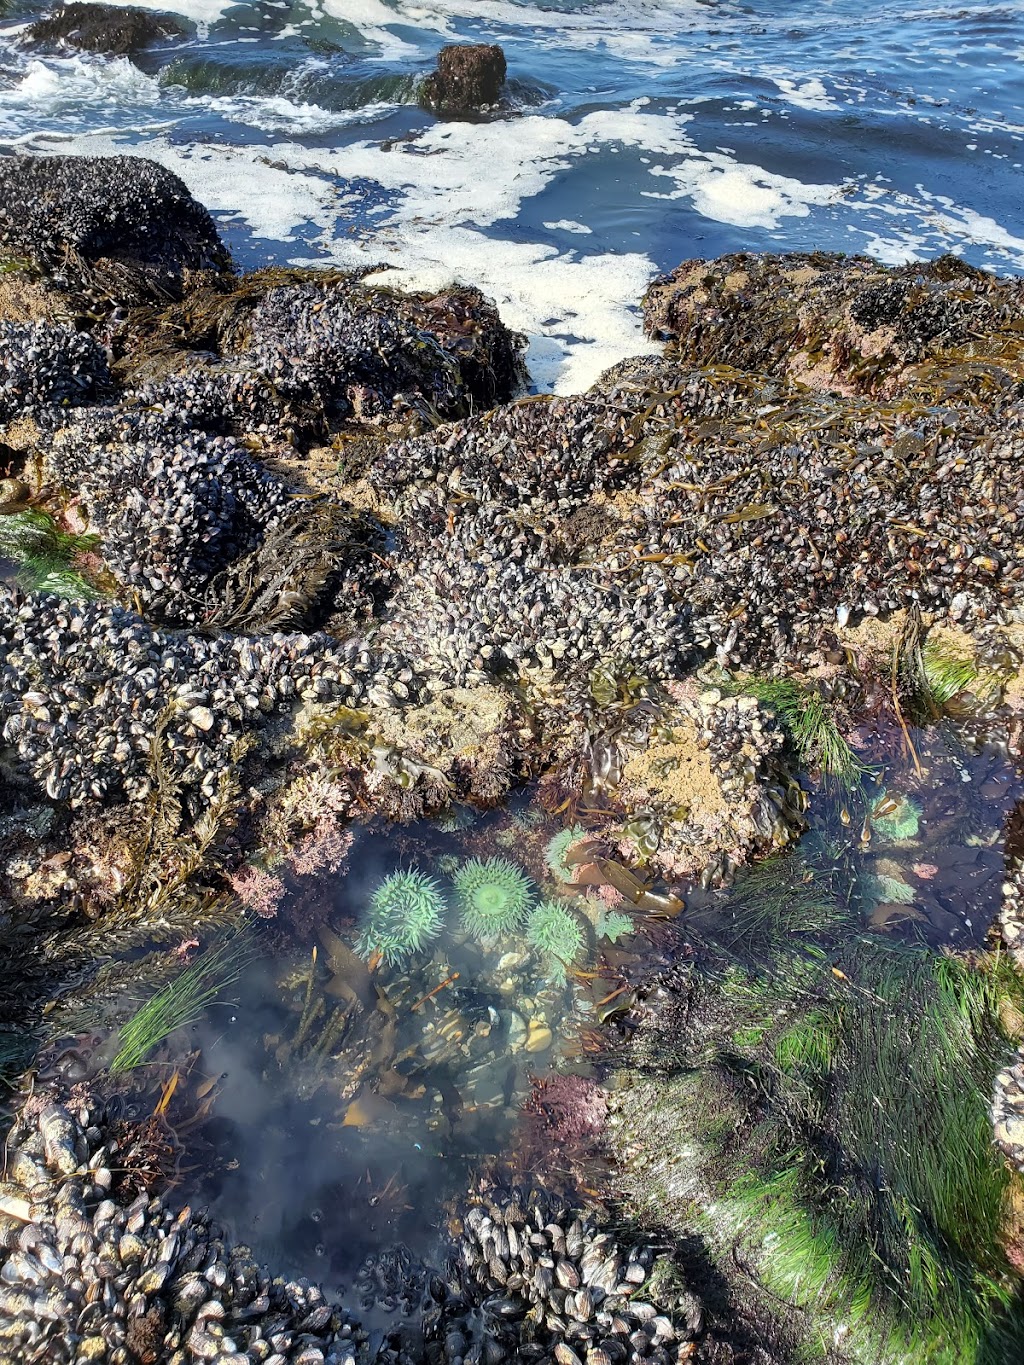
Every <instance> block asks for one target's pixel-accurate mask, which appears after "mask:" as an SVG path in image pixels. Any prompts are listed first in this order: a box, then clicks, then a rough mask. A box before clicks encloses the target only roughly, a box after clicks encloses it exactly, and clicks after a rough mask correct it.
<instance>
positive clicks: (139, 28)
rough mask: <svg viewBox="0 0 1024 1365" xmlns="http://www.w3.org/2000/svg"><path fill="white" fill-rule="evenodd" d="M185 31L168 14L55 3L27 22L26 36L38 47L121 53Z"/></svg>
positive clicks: (88, 4)
mask: <svg viewBox="0 0 1024 1365" xmlns="http://www.w3.org/2000/svg"><path fill="white" fill-rule="evenodd" d="M187 33H188V29H187V28H186V26H185V25H184V24H183V23H182V22H181V20H180V19H176V18H174V16H173V15H170V14H152V13H148V12H147V11H145V10H139V9H132V8H128V7H126V6H123V5H104V4H93V3H91V2H87V3H73V4H68V5H58V6H57V8H56V9H54V10H53V11H52V12H51V13H50V14H48V15H47V16H46V18H45V19H37V20H36V22H35V23H34V24H32V25H30V27H29V29H28V34H27V37H28V41H29V42H31V43H33V44H34V45H36V46H39V47H54V46H64V47H69V48H74V49H77V50H80V51H82V52H108V53H110V54H111V55H114V56H124V55H126V54H128V53H132V52H141V51H142V50H143V49H144V48H147V47H151V46H152V45H153V44H154V43H157V42H159V41H160V39H161V38H183V37H185V35H186V34H187Z"/></svg>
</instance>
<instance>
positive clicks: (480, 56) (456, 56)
mask: <svg viewBox="0 0 1024 1365" xmlns="http://www.w3.org/2000/svg"><path fill="white" fill-rule="evenodd" d="M507 70H508V66H507V63H506V61H505V54H504V52H503V51H502V50H501V48H500V47H498V46H497V44H492V43H453V44H450V45H449V46H448V47H443V48H442V49H441V51H440V52H439V53H438V54H437V70H436V71H432V72H431V73H430V75H429V76H428V77H427V78H426V80H425V81H424V82H423V84H422V86H421V87H420V100H421V102H422V103H423V104H425V105H426V107H427V108H428V109H431V110H433V112H434V113H436V114H440V115H442V116H446V117H451V116H453V115H459V114H468V113H480V112H486V111H487V110H490V109H493V108H494V106H495V105H496V104H497V103H498V102H499V100H500V98H501V88H502V86H503V85H504V83H505V75H506V72H507Z"/></svg>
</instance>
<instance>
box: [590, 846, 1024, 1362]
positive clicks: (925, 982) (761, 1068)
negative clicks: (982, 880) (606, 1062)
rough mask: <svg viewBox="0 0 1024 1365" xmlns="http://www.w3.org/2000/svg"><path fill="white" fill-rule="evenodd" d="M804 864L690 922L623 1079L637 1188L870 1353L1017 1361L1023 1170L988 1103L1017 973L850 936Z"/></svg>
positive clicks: (779, 863) (852, 920)
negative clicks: (682, 958) (1007, 1225)
mask: <svg viewBox="0 0 1024 1365" xmlns="http://www.w3.org/2000/svg"><path fill="white" fill-rule="evenodd" d="M809 872H810V873H812V874H813V869H808V867H807V865H806V863H804V861H803V860H802V859H801V858H799V857H790V858H785V859H777V860H774V862H773V863H772V864H769V865H767V866H766V867H762V868H758V869H755V870H754V872H753V873H752V874H751V875H750V876H749V877H745V878H744V879H743V880H742V881H741V883H740V884H739V885H738V887H737V893H736V895H735V896H734V897H733V900H734V901H735V902H736V904H735V908H733V907H730V908H732V909H733V913H732V915H731V916H730V915H729V914H728V913H723V914H721V915H720V918H719V921H718V922H717V923H716V922H715V920H714V918H713V917H712V916H711V915H710V914H709V915H708V916H706V917H704V918H700V919H699V920H698V921H697V922H696V923H694V924H692V925H691V928H692V929H693V930H694V932H695V933H697V934H699V935H700V936H701V938H702V939H703V942H704V945H705V946H704V950H703V952H702V953H701V955H700V958H699V959H698V961H697V963H695V964H691V965H690V966H689V967H688V968H687V969H686V972H685V976H684V978H683V980H682V981H681V982H680V983H679V984H678V985H677V987H676V995H675V999H674V1001H673V1004H672V1006H671V1007H670V1008H669V1010H668V1012H667V1013H666V1015H665V1017H664V1018H663V1019H661V1020H660V1021H659V1022H658V1024H657V1025H656V1026H655V1028H654V1032H653V1034H652V1035H651V1036H650V1037H648V1038H647V1039H646V1040H644V1042H643V1044H642V1045H641V1047H640V1048H639V1051H637V1052H636V1053H635V1060H637V1061H638V1062H639V1065H638V1066H637V1069H636V1070H634V1071H632V1072H625V1073H622V1074H620V1077H619V1084H620V1087H621V1088H620V1090H619V1092H618V1094H619V1098H618V1101H617V1107H618V1112H619V1115H620V1117H621V1119H622V1120H623V1122H622V1125H621V1126H620V1127H616V1128H615V1129H614V1130H612V1132H613V1133H614V1137H613V1146H614V1147H615V1148H616V1149H617V1148H618V1147H619V1146H620V1145H621V1146H622V1149H623V1150H625V1149H626V1148H629V1147H630V1144H635V1149H636V1152H637V1153H638V1155H637V1156H636V1158H635V1160H633V1159H632V1158H631V1165H630V1169H629V1174H628V1183H629V1186H630V1196H631V1198H632V1199H633V1200H634V1201H635V1202H636V1207H637V1208H638V1209H639V1211H640V1212H641V1213H642V1214H643V1215H645V1216H648V1217H651V1218H654V1219H655V1220H656V1221H657V1222H659V1223H660V1224H662V1225H664V1224H665V1223H667V1224H668V1226H669V1227H670V1228H672V1229H673V1230H674V1231H675V1232H677V1233H680V1232H681V1230H682V1229H684V1228H688V1229H692V1228H693V1227H694V1225H696V1227H697V1229H698V1230H699V1231H701V1232H702V1233H703V1234H704V1235H705V1236H706V1237H707V1239H708V1241H709V1243H710V1245H711V1248H712V1250H713V1251H714V1252H717V1253H719V1254H724V1253H726V1252H728V1249H729V1247H730V1246H731V1247H733V1248H740V1249H741V1253H742V1254H741V1264H743V1265H744V1266H746V1267H748V1269H749V1270H750V1273H751V1274H752V1275H753V1277H754V1280H755V1282H756V1284H757V1285H758V1286H759V1288H760V1290H761V1291H763V1292H764V1293H765V1294H766V1296H767V1299H766V1301H767V1302H768V1303H769V1304H770V1303H777V1301H779V1300H782V1301H784V1302H785V1303H788V1304H792V1305H794V1306H795V1307H796V1308H797V1309H798V1310H799V1311H800V1313H801V1315H802V1319H801V1320H802V1321H803V1322H804V1323H805V1327H806V1329H807V1339H808V1340H809V1341H813V1340H815V1339H820V1341H822V1342H824V1341H826V1340H832V1341H836V1340H841V1341H842V1344H843V1350H844V1353H849V1355H850V1357H851V1358H852V1359H855V1360H858V1361H863V1362H865V1365H867V1362H871V1365H876V1362H881V1361H886V1362H888V1361H893V1362H895V1361H901V1362H913V1365H926V1363H927V1365H933V1362H938V1363H939V1365H959V1362H962V1361H972V1362H975V1365H981V1363H982V1362H986V1365H997V1362H998V1363H999V1365H1001V1363H1002V1362H1005V1361H1006V1360H1009V1359H1016V1358H1018V1357H1019V1355H1020V1353H1021V1350H1022V1349H1024V1309H1022V1307H1021V1303H1020V1301H1019V1298H1018V1292H1017V1281H1016V1278H1015V1275H1014V1273H1013V1271H1012V1268H1011V1266H1010V1264H1009V1262H1008V1261H1007V1258H1006V1254H1005V1251H1004V1249H1003V1231H1004V1222H1005V1219H1006V1217H1007V1209H1008V1204H1009V1201H1010V1198H1011V1193H1012V1190H1013V1188H1014V1187H1015V1186H1017V1185H1019V1183H1020V1182H1019V1180H1018V1178H1017V1177H1016V1176H1014V1175H1012V1173H1011V1172H1009V1171H1008V1169H1007V1168H1006V1167H1005V1166H1004V1164H1003V1162H1002V1160H1001V1158H1000V1156H999V1154H998V1153H997V1152H995V1151H994V1149H993V1146H992V1140H991V1121H990V1117H989V1112H988V1103H989V1097H990V1093H991V1086H992V1082H993V1078H994V1075H995V1072H996V1070H997V1069H998V1068H999V1066H1000V1065H1001V1064H1002V1063H1003V1062H1004V1061H1005V1060H1006V1058H1007V1056H1008V1055H1010V1053H1011V1051H1012V1042H1011V1040H1010V1039H1009V1038H1008V1037H1007V1035H1006V1034H1005V1032H1004V1030H1003V1026H1002V1024H1001V1022H1000V1021H1001V1019H1002V1018H1003V1017H1004V1016H1005V1015H1006V1013H1007V1012H1008V1011H1007V1007H1008V1006H1012V1008H1013V1009H1015V1010H1019V1009H1020V1008H1021V1006H1022V1005H1024V983H1022V981H1021V979H1020V977H1019V976H1018V974H1017V973H1016V972H1015V970H1014V969H1013V968H1012V967H1011V966H1010V965H1009V964H1008V963H1007V962H1006V961H1005V960H1004V959H985V960H983V961H982V962H981V963H980V964H971V963H968V962H965V961H962V960H960V959H955V958H952V957H945V956H941V955H938V954H935V953H934V952H932V951H930V950H929V949H927V948H926V947H924V946H923V945H919V944H913V943H900V942H898V941H895V940H892V939H888V938H883V937H882V936H880V935H869V934H864V933H861V932H859V931H858V928H857V923H856V917H855V916H854V915H853V913H852V911H851V909H850V900H852V896H850V895H849V893H848V892H845V893H843V892H838V893H836V894H832V895H831V896H830V887H829V885H828V883H827V882H826V881H824V880H823V879H821V878H817V877H814V876H813V875H810V876H809V875H808V874H809ZM830 900H831V908H830V904H829V902H830ZM810 1358H813V1359H825V1358H827V1352H826V1351H825V1350H820V1351H815V1350H812V1352H811V1356H810Z"/></svg>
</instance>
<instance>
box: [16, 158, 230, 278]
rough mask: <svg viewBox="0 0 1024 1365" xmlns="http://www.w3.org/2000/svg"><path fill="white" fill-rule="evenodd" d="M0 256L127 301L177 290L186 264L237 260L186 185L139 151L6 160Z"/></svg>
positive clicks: (226, 265)
mask: <svg viewBox="0 0 1024 1365" xmlns="http://www.w3.org/2000/svg"><path fill="white" fill-rule="evenodd" d="M0 255H11V256H22V257H27V258H29V259H30V260H31V261H32V262H33V263H34V264H36V265H37V266H39V267H41V268H42V269H44V270H46V271H47V272H48V273H50V274H51V275H52V276H53V278H54V279H56V280H58V281H59V282H62V283H65V284H67V283H70V284H71V285H72V286H81V285H83V284H93V285H96V284H97V283H99V284H100V287H101V288H102V289H104V290H105V291H106V292H108V293H109V294H110V296H111V297H118V298H126V299H131V298H133V297H134V298H138V299H145V298H148V297H153V296H154V295H156V296H163V297H164V298H166V297H167V296H168V295H171V296H174V295H176V294H177V293H179V292H180V287H181V276H182V272H183V271H185V270H201V269H211V268H212V269H217V270H227V269H230V266H231V258H230V255H229V254H228V251H227V249H226V248H225V247H224V245H223V243H222V242H221V240H220V237H219V236H218V234H217V229H216V227H215V226H214V223H213V219H212V218H211V217H210V215H209V213H207V211H206V209H205V208H203V206H202V204H200V203H199V202H198V201H197V200H195V199H194V198H193V197H192V195H191V193H190V192H189V189H188V187H187V186H186V184H185V182H184V181H183V180H181V179H180V178H179V177H178V176H176V175H175V174H174V173H173V172H172V171H168V170H165V169H164V167H163V166H159V165H157V164H156V162H154V161H148V160H146V159H145V158H143V157H139V156H111V157H92V156H17V157H5V158H0ZM99 277H102V280H100V279H99Z"/></svg>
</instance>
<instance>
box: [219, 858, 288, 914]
mask: <svg viewBox="0 0 1024 1365" xmlns="http://www.w3.org/2000/svg"><path fill="white" fill-rule="evenodd" d="M228 880H229V881H230V883H231V885H232V887H233V888H234V891H235V895H236V896H237V897H238V899H239V900H240V901H241V902H242V904H243V905H246V906H248V907H249V909H250V910H253V911H255V913H256V914H257V915H259V916H260V918H261V919H273V918H274V916H275V915H276V914H277V909H278V906H279V905H280V904H281V901H282V900H283V898H284V882H283V881H282V880H281V878H280V877H275V876H274V874H273V873H272V872H267V871H266V869H265V868H262V867H254V866H253V865H252V864H251V863H247V864H246V866H245V867H242V868H239V870H238V871H237V872H232V873H231V874H230V875H229V877H228Z"/></svg>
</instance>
